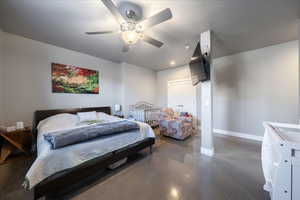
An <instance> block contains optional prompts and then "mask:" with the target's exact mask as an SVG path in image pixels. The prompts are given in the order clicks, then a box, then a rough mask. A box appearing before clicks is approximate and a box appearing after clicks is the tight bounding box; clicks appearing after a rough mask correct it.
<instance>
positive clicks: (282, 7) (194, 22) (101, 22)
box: [0, 0, 300, 70]
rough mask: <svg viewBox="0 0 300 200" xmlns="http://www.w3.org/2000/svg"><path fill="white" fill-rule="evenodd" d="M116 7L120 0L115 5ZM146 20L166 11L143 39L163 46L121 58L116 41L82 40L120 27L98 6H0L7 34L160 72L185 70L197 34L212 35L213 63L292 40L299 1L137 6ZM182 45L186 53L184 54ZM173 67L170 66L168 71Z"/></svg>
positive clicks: (63, 2) (46, 0)
mask: <svg viewBox="0 0 300 200" xmlns="http://www.w3.org/2000/svg"><path fill="white" fill-rule="evenodd" d="M114 2H115V3H116V4H117V5H120V3H121V2H123V1H121V0H114ZM131 2H134V3H137V4H139V5H140V6H141V7H142V8H143V12H144V17H149V16H151V15H153V14H155V13H157V12H158V11H160V10H162V9H164V8H171V10H172V13H173V18H172V19H171V20H169V21H167V22H164V23H163V24H160V25H158V26H155V27H153V29H151V30H149V31H147V34H148V35H150V36H152V37H154V38H157V39H159V40H161V41H163V42H164V43H165V45H164V46H163V47H162V48H160V49H158V48H155V47H153V46H151V45H149V44H146V43H143V42H139V43H137V44H136V45H135V46H134V47H133V48H132V49H131V50H130V52H129V53H122V51H121V49H122V45H123V42H122V40H121V39H120V36H119V35H97V36H88V35H85V34H84V32H86V31H98V30H100V31H101V30H116V29H118V28H119V25H118V24H117V22H116V21H115V19H114V18H113V16H112V15H111V13H110V12H109V11H108V9H107V8H106V7H105V6H104V5H103V4H102V2H101V1H100V0H1V2H0V25H1V28H2V29H3V30H4V31H6V32H10V33H14V34H17V35H22V36H24V37H27V38H31V39H34V40H38V41H42V42H46V43H49V44H53V45H56V46H60V47H64V48H67V49H72V50H75V51H79V52H83V53H87V54H90V55H93V56H97V57H101V58H104V59H108V60H111V61H114V62H128V63H130V64H134V65H138V66H143V67H148V68H152V69H155V70H161V69H165V68H169V67H171V66H170V61H171V60H174V61H175V62H176V64H175V66H181V65H184V64H187V63H188V61H189V59H190V57H191V55H192V53H193V49H194V48H195V45H196V42H197V40H199V34H200V32H202V31H205V30H207V29H211V30H212V31H213V32H214V38H215V40H214V57H221V56H224V55H229V54H233V53H237V52H242V51H247V50H252V49H257V48H261V47H265V46H268V45H273V44H278V43H282V42H286V41H290V40H295V39H297V34H298V32H297V31H298V26H297V23H298V21H297V19H299V12H300V0H136V1H131ZM185 44H189V45H190V46H191V48H190V49H189V50H185V48H184V46H185ZM172 67H174V66H172Z"/></svg>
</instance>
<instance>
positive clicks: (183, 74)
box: [156, 65, 201, 121]
mask: <svg viewBox="0 0 300 200" xmlns="http://www.w3.org/2000/svg"><path fill="white" fill-rule="evenodd" d="M190 77H191V74H190V69H189V67H188V65H186V66H182V67H176V68H173V69H168V70H163V71H159V72H157V82H156V89H157V95H156V97H157V98H156V101H157V105H158V106H159V107H161V108H164V107H167V106H168V81H172V80H178V79H189V78H190ZM196 87H197V88H196V95H197V116H200V105H201V99H200V97H201V88H200V84H198V85H197V86H196ZM198 121H199V119H198Z"/></svg>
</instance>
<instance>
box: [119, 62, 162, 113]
mask: <svg viewBox="0 0 300 200" xmlns="http://www.w3.org/2000/svg"><path fill="white" fill-rule="evenodd" d="M122 74H123V76H122V106H123V111H124V114H125V116H127V115H128V109H129V105H133V104H135V103H137V102H139V101H147V102H149V103H152V104H155V103H156V102H155V101H156V72H155V71H153V70H151V69H146V68H142V67H138V66H135V65H130V64H127V63H122Z"/></svg>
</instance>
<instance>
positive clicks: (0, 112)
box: [0, 29, 4, 125]
mask: <svg viewBox="0 0 300 200" xmlns="http://www.w3.org/2000/svg"><path fill="white" fill-rule="evenodd" d="M2 44H3V32H2V30H1V29H0V125H1V124H3V123H4V110H3V109H4V103H3V101H4V98H3V92H4V91H3V89H4V86H3V84H4V75H3V71H4V65H3V46H2Z"/></svg>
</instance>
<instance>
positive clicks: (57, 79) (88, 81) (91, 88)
mask: <svg viewBox="0 0 300 200" xmlns="http://www.w3.org/2000/svg"><path fill="white" fill-rule="evenodd" d="M52 92H54V93H74V94H99V72H98V71H95V70H90V69H84V68H80V67H74V66H70V65H63V64H57V63H52Z"/></svg>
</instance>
